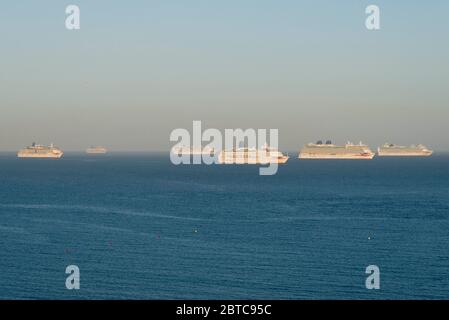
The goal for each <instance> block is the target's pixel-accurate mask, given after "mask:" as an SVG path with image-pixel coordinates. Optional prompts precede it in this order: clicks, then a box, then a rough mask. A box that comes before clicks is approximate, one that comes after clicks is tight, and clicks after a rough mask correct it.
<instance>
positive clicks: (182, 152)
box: [171, 146, 216, 156]
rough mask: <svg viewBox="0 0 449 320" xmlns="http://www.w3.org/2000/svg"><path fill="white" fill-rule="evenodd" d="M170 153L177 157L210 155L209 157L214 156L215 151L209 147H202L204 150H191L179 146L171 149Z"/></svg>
mask: <svg viewBox="0 0 449 320" xmlns="http://www.w3.org/2000/svg"><path fill="white" fill-rule="evenodd" d="M171 152H172V153H173V154H176V155H179V156H184V155H188V156H194V155H210V156H214V155H215V153H216V152H215V150H214V149H213V148H210V147H204V148H191V147H187V146H181V147H176V146H175V147H173V148H172V149H171Z"/></svg>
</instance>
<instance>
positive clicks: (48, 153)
mask: <svg viewBox="0 0 449 320" xmlns="http://www.w3.org/2000/svg"><path fill="white" fill-rule="evenodd" d="M63 154H64V152H62V150H60V149H59V148H56V147H55V146H53V144H51V145H50V146H44V145H40V144H36V143H33V144H32V145H31V146H30V147H26V148H24V149H22V150H19V152H18V153H17V157H19V158H56V159H59V158H61V157H62V156H63Z"/></svg>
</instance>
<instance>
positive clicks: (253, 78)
mask: <svg viewBox="0 0 449 320" xmlns="http://www.w3.org/2000/svg"><path fill="white" fill-rule="evenodd" d="M68 4H76V5H78V6H79V7H80V9H81V30H79V31H68V30H66V29H65V17H66V15H65V7H66V6H67V5H68ZM369 4H376V5H378V6H379V7H380V9H381V30H380V31H375V32H373V31H368V30H366V28H365V18H366V15H365V7H366V6H367V5H369ZM0 8H1V9H0V39H1V41H0V58H1V59H0V70H1V71H0V150H17V149H19V148H20V147H23V146H25V145H28V144H30V143H31V142H33V141H36V142H40V143H50V142H54V143H56V144H57V145H59V146H60V147H62V148H63V149H64V150H83V149H84V148H86V147H87V146H89V145H92V144H99V145H106V146H108V147H109V148H111V149H115V150H168V149H169V147H170V142H169V134H170V132H171V130H173V129H175V128H180V127H183V128H191V125H192V120H202V121H203V124H204V125H205V126H206V127H214V128H219V129H223V128H238V127H241V128H279V130H280V146H281V148H282V149H284V150H299V148H300V147H301V146H302V145H303V144H304V143H307V142H310V141H315V140H318V139H324V140H326V139H332V140H333V141H335V142H337V143H344V142H346V141H347V140H353V141H355V142H358V141H359V140H362V141H364V142H367V143H369V144H371V145H372V146H373V147H375V146H377V145H379V144H382V143H384V142H386V141H389V142H394V143H398V144H411V143H424V144H428V145H429V146H430V147H432V148H435V149H436V150H449V138H448V137H449V58H448V57H449V41H448V35H449V18H447V17H448V15H449V2H448V1H443V0H441V1H439V0H433V1H413V0H409V1H406V0H396V1H374V0H372V1H363V0H342V1H334V0H328V1H324V0H307V1H300V0H294V1H293V0H278V1H275V0H270V1H268V0H226V1H224V0H223V1H221V0H220V1H219V0H201V1H197V0H192V1H186V0H183V1H181V0H178V1H173V0H161V1H151V0H148V1H101V0H96V1H85V0H77V1H75V0H73V1H68V2H65V1H57V0H46V1H32V0H27V1H23V0H17V1H9V2H4V3H2V4H1V5H0Z"/></svg>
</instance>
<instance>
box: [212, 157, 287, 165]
mask: <svg viewBox="0 0 449 320" xmlns="http://www.w3.org/2000/svg"><path fill="white" fill-rule="evenodd" d="M288 159H289V157H281V158H275V159H251V158H248V159H239V158H236V159H233V158H223V157H222V156H221V157H219V160H218V163H220V164H262V165H264V164H270V163H277V164H284V163H286V162H287V161H288Z"/></svg>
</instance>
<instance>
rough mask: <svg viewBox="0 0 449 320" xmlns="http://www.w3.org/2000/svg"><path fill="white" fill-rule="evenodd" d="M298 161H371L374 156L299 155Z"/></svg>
mask: <svg viewBox="0 0 449 320" xmlns="http://www.w3.org/2000/svg"><path fill="white" fill-rule="evenodd" d="M298 158H299V159H318V160H319V159H322V160H326V159H342V160H371V159H373V158H374V154H366V155H364V154H310V153H307V154H304V153H300V154H299V156H298Z"/></svg>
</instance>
